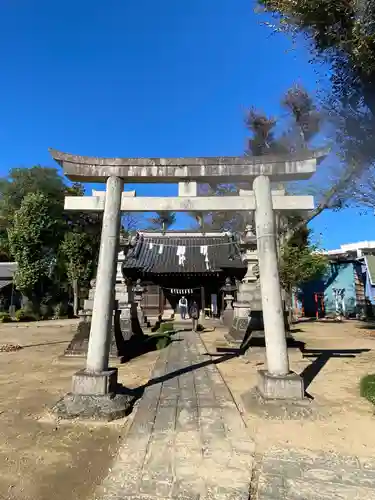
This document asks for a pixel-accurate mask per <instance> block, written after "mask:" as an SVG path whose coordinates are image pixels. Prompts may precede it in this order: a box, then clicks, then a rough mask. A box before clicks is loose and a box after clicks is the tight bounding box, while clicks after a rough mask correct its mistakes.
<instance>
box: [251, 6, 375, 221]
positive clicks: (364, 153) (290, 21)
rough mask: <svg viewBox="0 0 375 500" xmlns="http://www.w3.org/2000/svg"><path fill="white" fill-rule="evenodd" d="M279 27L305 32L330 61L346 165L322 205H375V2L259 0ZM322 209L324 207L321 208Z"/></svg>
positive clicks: (332, 101)
mask: <svg viewBox="0 0 375 500" xmlns="http://www.w3.org/2000/svg"><path fill="white" fill-rule="evenodd" d="M257 3H258V6H261V7H262V9H265V10H266V11H267V12H268V13H271V14H272V16H273V18H274V20H275V21H274V22H267V23H266V24H268V25H269V26H270V27H271V29H272V30H273V31H274V32H288V33H292V34H293V36H297V35H301V34H302V35H303V36H304V37H305V38H306V39H307V40H308V41H309V42H310V49H311V51H312V54H313V56H314V58H318V59H320V60H323V61H324V62H326V63H328V65H329V66H330V80H331V87H330V88H329V89H327V91H326V95H325V96H324V98H323V102H324V106H325V108H326V110H327V114H329V116H330V122H331V123H332V125H333V127H332V129H333V130H332V135H333V137H334V139H335V142H336V144H337V145H338V146H339V152H338V154H339V157H340V160H341V165H340V167H339V168H338V169H337V170H338V171H336V172H335V171H333V172H332V173H331V174H330V176H331V177H333V181H331V184H332V188H333V189H332V188H330V189H328V190H327V191H326V192H325V193H324V199H325V201H324V203H323V202H321V203H320V204H321V205H324V207H326V206H329V205H331V206H333V205H335V206H336V207H337V208H342V207H343V206H346V205H349V204H360V205H366V206H369V207H371V208H373V207H374V206H375V182H374V178H375V175H374V174H375V167H374V161H375V28H374V27H375V2H373V1H372V0H293V1H290V0H258V2H257ZM318 213H320V211H318Z"/></svg>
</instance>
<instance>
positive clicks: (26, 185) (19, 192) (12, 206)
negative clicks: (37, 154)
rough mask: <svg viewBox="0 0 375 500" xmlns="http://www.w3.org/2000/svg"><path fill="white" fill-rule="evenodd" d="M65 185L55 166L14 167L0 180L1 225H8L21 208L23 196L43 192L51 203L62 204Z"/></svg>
mask: <svg viewBox="0 0 375 500" xmlns="http://www.w3.org/2000/svg"><path fill="white" fill-rule="evenodd" d="M65 189H66V187H65V185H64V181H63V179H62V177H60V176H59V175H58V173H57V170H56V169H55V168H46V167H41V166H40V165H38V166H35V167H32V168H14V169H12V170H11V171H10V173H9V176H8V177H7V178H2V179H1V180H0V194H1V196H0V200H1V201H0V214H1V221H2V227H7V226H8V221H9V219H10V220H12V218H13V214H14V212H15V211H16V210H18V209H19V208H21V204H22V201H23V199H24V198H25V196H27V195H28V194H31V193H37V192H39V193H43V194H45V195H46V196H47V197H48V198H49V199H50V200H51V203H52V201H53V203H55V204H60V205H61V206H62V205H63V201H64V194H65Z"/></svg>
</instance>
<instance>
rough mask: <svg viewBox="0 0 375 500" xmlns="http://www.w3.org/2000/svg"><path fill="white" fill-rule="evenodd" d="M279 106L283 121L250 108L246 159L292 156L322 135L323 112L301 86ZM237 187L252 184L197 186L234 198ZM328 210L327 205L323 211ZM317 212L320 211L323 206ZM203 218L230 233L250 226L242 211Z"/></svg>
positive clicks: (301, 223)
mask: <svg viewBox="0 0 375 500" xmlns="http://www.w3.org/2000/svg"><path fill="white" fill-rule="evenodd" d="M281 106H282V108H283V109H284V110H285V112H286V113H285V115H286V116H285V117H284V118H283V120H281V119H279V120H278V119H277V118H276V117H272V116H267V115H266V114H265V113H263V112H262V111H259V110H256V109H255V108H252V109H250V111H249V113H248V114H247V116H246V120H245V125H246V128H247V130H248V132H249V133H250V137H249V139H248V144H247V148H246V151H245V154H246V155H247V156H264V155H268V154H275V155H277V154H284V155H285V154H288V153H295V152H297V151H301V150H304V149H307V148H308V147H309V144H311V142H312V141H313V140H314V138H315V137H316V136H317V134H318V133H319V132H321V130H322V128H323V126H324V113H323V110H321V109H319V108H318V107H317V105H316V104H315V102H314V100H313V99H312V97H311V96H310V95H309V94H308V92H307V91H306V90H305V89H304V88H302V87H301V86H293V87H292V88H290V89H289V90H288V91H287V92H286V94H285V95H284V96H283V97H282V99H281ZM273 187H274V188H276V187H280V186H276V185H275V186H273ZM282 187H283V186H282ZM240 188H245V189H251V185H246V184H244V185H236V184H226V185H219V186H214V187H213V186H209V185H203V186H200V194H205V195H217V196H223V195H224V196H231V195H237V194H238V192H239V189H240ZM335 194H336V192H335ZM330 202H332V200H330ZM327 207H328V204H327V203H326V205H325V206H324V208H327ZM319 209H320V211H322V210H323V208H322V207H320V208H319ZM316 213H318V212H316ZM310 215H311V217H313V216H314V214H310ZM206 218H207V220H206V221H205V223H206V224H207V225H208V223H210V226H211V227H212V228H215V229H218V230H224V231H233V232H236V231H243V230H244V228H245V226H246V224H251V223H253V217H252V214H246V213H243V212H239V213H233V212H214V213H212V214H208V216H207V217H206ZM306 222H308V221H300V222H299V224H300V226H301V227H302V226H303V225H304V224H305V223H306ZM283 226H285V227H287V228H288V230H289V231H290V229H291V224H290V222H288V223H287V222H286V221H285V220H283Z"/></svg>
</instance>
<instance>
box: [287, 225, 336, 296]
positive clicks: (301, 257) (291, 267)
mask: <svg viewBox="0 0 375 500" xmlns="http://www.w3.org/2000/svg"><path fill="white" fill-rule="evenodd" d="M307 237H308V236H306V229H305V228H303V234H301V235H299V236H298V233H297V234H294V235H293V238H291V239H290V240H289V241H288V242H287V243H286V244H284V245H283V247H282V248H281V255H280V281H281V284H282V286H283V287H284V288H285V290H291V289H292V288H294V287H297V286H299V285H302V284H303V283H306V282H308V281H311V280H313V279H317V278H319V277H320V276H323V275H324V273H325V272H326V270H327V266H328V261H327V258H326V257H325V256H324V255H322V254H321V253H318V252H316V248H315V247H314V246H312V245H309V244H308V242H307Z"/></svg>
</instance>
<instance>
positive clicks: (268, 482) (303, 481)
mask: <svg viewBox="0 0 375 500" xmlns="http://www.w3.org/2000/svg"><path fill="white" fill-rule="evenodd" d="M257 499H258V500H336V499H340V500H375V459H361V458H358V457H352V456H350V457H346V456H342V455H337V454H333V453H332V454H328V453H308V452H301V451H297V450H276V449H273V450H270V451H269V452H268V453H267V454H266V455H265V456H264V457H263V460H262V464H261V469H260V475H259V482H258V497H257Z"/></svg>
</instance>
